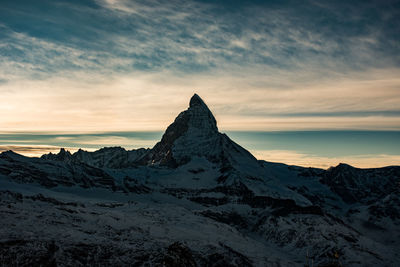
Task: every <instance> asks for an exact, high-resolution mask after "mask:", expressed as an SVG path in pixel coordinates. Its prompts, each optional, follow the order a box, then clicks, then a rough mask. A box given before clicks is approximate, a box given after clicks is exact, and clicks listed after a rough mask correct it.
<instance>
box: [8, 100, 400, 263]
mask: <svg viewBox="0 0 400 267" xmlns="http://www.w3.org/2000/svg"><path fill="white" fill-rule="evenodd" d="M399 185H400V167H398V166H392V167H386V168H380V169H357V168H354V167H351V166H349V165H346V164H340V165H338V166H336V167H332V168H330V169H328V170H322V169H316V168H303V167H299V166H288V165H285V164H280V163H270V162H265V161H259V160H257V159H256V158H254V157H253V156H252V155H251V154H250V153H249V152H248V151H247V150H245V149H244V148H242V147H241V146H239V145H238V144H236V143H235V142H233V141H232V140H231V139H230V138H229V137H228V136H227V135H225V134H223V133H220V132H219V131H218V127H217V123H216V120H215V118H214V116H213V114H212V113H211V111H210V110H209V108H208V107H207V105H206V104H205V103H204V101H203V100H202V99H201V98H200V97H199V96H198V95H194V96H193V97H192V99H191V100H190V104H189V108H188V109H187V110H185V111H183V112H181V113H180V114H179V115H178V117H177V118H176V119H175V121H174V122H173V123H172V124H171V125H170V126H169V127H168V128H167V130H166V132H165V133H164V135H163V137H162V139H161V141H160V142H158V143H157V144H156V145H155V146H154V147H153V148H152V149H138V150H131V151H126V150H125V149H123V148H119V147H114V148H103V149H100V150H98V151H95V152H87V151H83V150H79V151H78V152H76V153H74V154H70V153H69V152H68V151H65V150H63V149H62V150H61V151H60V153H58V154H47V155H43V156H42V157H41V158H28V157H24V156H21V155H18V154H16V153H13V152H11V151H8V152H4V153H2V154H0V188H1V190H0V201H1V205H0V213H1V215H2V216H1V218H0V225H2V227H1V228H0V259H1V261H2V263H4V264H5V265H60V266H70V265H77V266H82V265H96V266H97V265H101V266H103V265H119V266H120V265H128V266H131V265H133V266H399V265H400V257H399V256H400V255H399V253H400V249H399V248H400V243H399V240H400V238H399V237H400V209H399V204H400V195H399V194H400V190H399Z"/></svg>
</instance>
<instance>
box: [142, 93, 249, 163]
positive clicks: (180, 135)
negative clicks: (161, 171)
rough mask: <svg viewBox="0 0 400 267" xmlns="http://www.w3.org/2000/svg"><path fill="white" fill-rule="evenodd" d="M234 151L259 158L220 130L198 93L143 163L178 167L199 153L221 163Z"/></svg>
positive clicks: (230, 157) (228, 158) (229, 158)
mask: <svg viewBox="0 0 400 267" xmlns="http://www.w3.org/2000/svg"><path fill="white" fill-rule="evenodd" d="M231 150H232V151H231ZM232 153H238V154H241V155H243V156H246V157H248V158H251V160H253V161H256V159H255V158H254V157H253V156H252V155H251V154H250V153H249V152H247V151H246V150H245V149H243V148H242V147H240V146H239V145H237V144H236V143H234V142H233V141H232V140H230V139H229V138H228V137H227V136H226V135H224V134H221V133H219V132H218V128H217V122H216V120H215V118H214V116H213V114H212V113H211V111H210V110H209V109H208V107H207V105H206V104H205V103H204V101H203V100H202V99H201V98H200V97H199V96H198V95H197V94H195V95H193V97H192V98H191V99H190V103H189V108H188V109H187V110H185V111H183V112H181V113H180V114H179V115H178V117H176V119H175V121H174V122H173V123H172V124H171V125H170V126H168V128H167V130H166V131H165V133H164V135H163V137H162V139H161V141H160V142H158V143H157V144H156V145H155V146H154V148H153V149H152V150H151V151H149V152H148V154H147V155H146V156H145V157H144V158H143V162H144V163H147V164H155V165H165V166H169V167H177V166H181V165H183V164H186V163H188V162H189V161H190V160H191V159H192V158H193V157H195V156H198V157H206V158H207V159H208V160H210V161H212V162H220V163H222V162H226V161H229V160H231V159H232V157H234V155H233V154H232Z"/></svg>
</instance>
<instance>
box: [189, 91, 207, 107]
mask: <svg viewBox="0 0 400 267" xmlns="http://www.w3.org/2000/svg"><path fill="white" fill-rule="evenodd" d="M200 105H204V106H206V104H205V103H204V101H203V99H201V97H200V96H199V95H198V94H194V95H193V96H192V98H191V99H190V102H189V107H194V106H200Z"/></svg>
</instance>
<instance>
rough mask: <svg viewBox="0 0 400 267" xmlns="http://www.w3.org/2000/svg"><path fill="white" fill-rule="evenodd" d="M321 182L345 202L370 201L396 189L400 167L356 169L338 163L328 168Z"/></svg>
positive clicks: (399, 180)
mask: <svg viewBox="0 0 400 267" xmlns="http://www.w3.org/2000/svg"><path fill="white" fill-rule="evenodd" d="M321 182H322V183H324V184H326V185H328V186H329V187H330V188H331V189H332V191H333V192H335V193H336V194H338V195H339V196H340V197H341V198H342V199H343V201H345V202H346V203H349V204H351V203H356V202H361V203H365V204H367V203H372V202H374V201H376V200H378V199H380V198H382V197H383V196H385V195H388V194H390V193H391V192H393V191H395V190H397V186H398V184H399V182H400V167H396V166H393V167H385V168H378V169H357V168H354V167H352V166H350V165H347V164H339V165H338V166H336V167H332V168H330V169H328V170H327V171H326V172H325V174H324V175H323V178H322V179H321Z"/></svg>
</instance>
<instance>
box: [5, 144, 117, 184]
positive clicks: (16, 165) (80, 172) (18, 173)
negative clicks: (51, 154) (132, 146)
mask: <svg viewBox="0 0 400 267" xmlns="http://www.w3.org/2000/svg"><path fill="white" fill-rule="evenodd" d="M14 154H15V153H14ZM14 154H12V153H9V152H5V153H2V154H0V174H3V175H4V176H6V177H8V178H10V179H11V180H13V181H16V182H18V183H37V184H40V185H42V186H44V187H48V188H52V187H56V186H58V185H63V186H74V185H79V186H81V187H84V188H89V187H103V188H108V189H112V190H115V183H114V178H113V177H112V176H110V175H109V174H107V173H106V172H105V171H104V170H102V169H99V168H95V167H91V166H89V165H86V164H83V163H80V162H76V161H74V160H68V161H64V160H47V159H30V158H27V157H24V156H21V155H17V156H16V155H14ZM61 155H63V156H62V157H64V156H65V155H70V154H68V153H66V152H65V151H64V152H61ZM67 157H68V159H71V158H70V156H67ZM60 158H61V157H60Z"/></svg>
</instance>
